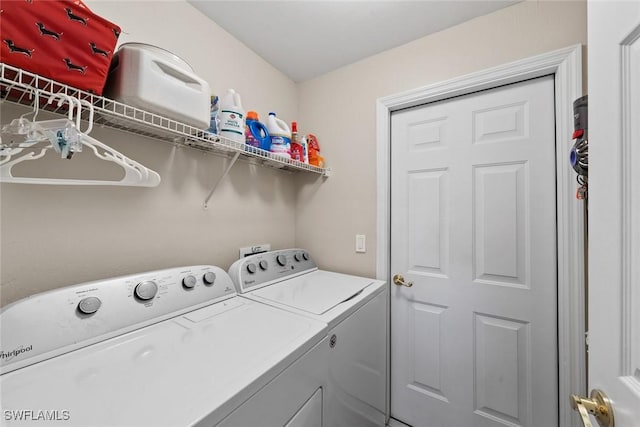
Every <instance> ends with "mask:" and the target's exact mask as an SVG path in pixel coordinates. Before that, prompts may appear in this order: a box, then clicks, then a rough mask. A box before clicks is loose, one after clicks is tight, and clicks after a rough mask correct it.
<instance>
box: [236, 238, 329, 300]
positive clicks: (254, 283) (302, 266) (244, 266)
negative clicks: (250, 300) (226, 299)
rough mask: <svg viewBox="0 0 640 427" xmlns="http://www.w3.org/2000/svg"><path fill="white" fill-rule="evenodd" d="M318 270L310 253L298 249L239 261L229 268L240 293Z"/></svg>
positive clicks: (269, 253)
mask: <svg viewBox="0 0 640 427" xmlns="http://www.w3.org/2000/svg"><path fill="white" fill-rule="evenodd" d="M317 269H318V267H317V266H316V263H315V262H314V261H313V258H311V255H309V252H307V251H305V250H304V249H299V248H296V249H282V250H278V251H270V252H264V253H261V254H256V255H251V256H248V257H246V258H242V259H239V260H238V261H236V262H234V263H233V265H232V266H231V268H229V275H230V276H231V279H232V280H233V283H234V284H235V285H236V290H237V291H238V293H244V292H248V291H251V290H254V289H258V288H261V287H263V286H267V285H270V284H272V283H276V282H279V281H281V280H284V279H288V278H291V277H294V276H299V275H300V274H304V273H308V272H310V271H315V270H317Z"/></svg>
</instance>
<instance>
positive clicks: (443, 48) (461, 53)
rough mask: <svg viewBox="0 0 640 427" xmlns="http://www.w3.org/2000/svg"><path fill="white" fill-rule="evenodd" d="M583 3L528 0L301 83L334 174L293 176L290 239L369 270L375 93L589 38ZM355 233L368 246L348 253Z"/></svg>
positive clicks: (343, 266) (307, 119)
mask: <svg viewBox="0 0 640 427" xmlns="http://www.w3.org/2000/svg"><path fill="white" fill-rule="evenodd" d="M586 9H587V7H586V2H585V1H567V2H562V1H541V2H538V1H527V2H524V3H520V4H517V5H514V6H511V7H508V8H506V9H503V10H500V11H498V12H495V13H492V14H490V15H486V16H483V17H480V18H477V19H474V20H472V21H469V22H466V23H464V24H461V25H459V26H456V27H453V28H450V29H448V30H445V31H442V32H440V33H437V34H433V35H430V36H427V37H424V38H421V39H418V40H415V41H413V42H410V43H408V44H406V45H404V46H401V47H398V48H396V49H392V50H389V51H386V52H384V53H381V54H379V55H376V56H373V57H370V58H367V59H364V60H362V61H360V62H357V63H355V64H352V65H349V66H346V67H344V68H341V69H339V70H337V71H334V72H331V73H328V74H325V75H324V76H321V77H318V78H316V79H314V80H310V81H307V82H304V83H301V84H299V92H298V99H299V108H300V110H299V113H300V114H299V122H300V124H301V127H302V128H303V129H313V130H315V132H316V133H317V135H318V137H319V140H320V144H321V148H322V153H323V155H324V157H325V158H326V159H327V163H328V165H329V166H330V167H331V169H332V170H333V176H332V177H331V178H329V179H328V180H327V181H326V182H325V183H324V184H322V185H318V183H317V182H314V181H312V180H310V179H309V180H308V181H307V180H305V179H304V178H303V179H300V180H298V190H299V194H298V197H297V200H296V212H297V216H296V218H297V224H296V243H297V245H298V246H301V247H305V248H307V249H309V251H310V252H311V253H312V254H314V256H315V258H316V259H317V260H318V261H319V264H320V266H321V267H322V268H329V269H335V270H338V271H345V272H350V273H353V274H362V275H367V276H374V275H375V272H376V269H375V267H376V265H375V262H376V249H377V248H376V209H377V206H376V178H377V176H376V116H375V114H376V110H375V105H376V99H377V98H380V97H383V96H387V95H391V94H394V93H398V92H401V91H405V90H409V89H413V88H417V87H421V86H425V85H428V84H430V83H435V82H439V81H443V80H447V79H451V78H453V77H456V76H461V75H465V74H469V73H472V72H475V71H479V70H482V69H486V68H490V67H493V66H497V65H500V64H504V63H508V62H512V61H514V60H518V59H521V58H525V57H529V56H533V55H536V54H541V53H545V52H548V51H551V50H555V49H559V48H562V47H566V46H570V45H575V44H578V43H581V44H585V45H586V42H587V26H586V12H587V10H586ZM585 62H586V60H585ZM585 80H586V79H585ZM356 234H366V236H367V253H366V254H356V253H355V250H354V249H355V248H354V242H355V235H356Z"/></svg>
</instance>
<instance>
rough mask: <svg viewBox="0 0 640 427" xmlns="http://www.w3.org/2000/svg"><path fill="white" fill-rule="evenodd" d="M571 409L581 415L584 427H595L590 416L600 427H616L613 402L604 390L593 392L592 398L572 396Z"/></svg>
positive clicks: (594, 390)
mask: <svg viewBox="0 0 640 427" xmlns="http://www.w3.org/2000/svg"><path fill="white" fill-rule="evenodd" d="M571 408H573V410H574V411H578V413H580V417H582V423H583V424H584V427H593V424H591V421H590V420H589V414H591V415H593V416H594V417H595V418H596V420H598V424H600V427H614V420H613V407H612V406H611V401H610V400H609V398H608V397H607V395H606V394H604V392H603V391H602V390H598V389H593V390H591V398H590V399H586V398H583V397H579V396H576V395H575V394H572V395H571Z"/></svg>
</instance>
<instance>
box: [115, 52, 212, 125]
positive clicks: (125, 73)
mask: <svg viewBox="0 0 640 427" xmlns="http://www.w3.org/2000/svg"><path fill="white" fill-rule="evenodd" d="M104 94H105V96H106V97H107V98H112V99H115V100H116V101H120V102H122V103H124V104H127V105H131V106H133V107H137V108H140V109H142V110H146V111H150V112H152V113H156V114H159V115H162V116H165V117H168V118H170V119H174V120H176V121H179V122H183V123H186V124H188V125H191V126H194V127H197V128H199V129H207V128H208V127H209V121H210V102H211V98H210V97H211V89H210V88H209V84H208V83H207V82H206V81H204V80H203V79H201V78H200V77H198V76H197V75H196V74H195V73H194V72H193V69H192V68H191V66H190V65H189V64H187V63H186V62H185V61H184V60H182V59H181V58H179V57H177V56H176V55H174V54H173V53H171V52H169V51H166V50H164V49H162V48H159V47H156V46H152V45H148V44H144V43H125V44H123V45H122V46H120V48H119V49H118V51H117V52H116V53H115V54H114V56H113V60H112V62H111V69H110V70H109V76H108V78H107V83H106V86H105V89H104Z"/></svg>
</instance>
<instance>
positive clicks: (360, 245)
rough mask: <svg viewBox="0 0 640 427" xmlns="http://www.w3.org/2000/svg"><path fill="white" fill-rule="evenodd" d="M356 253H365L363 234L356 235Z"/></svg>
mask: <svg viewBox="0 0 640 427" xmlns="http://www.w3.org/2000/svg"><path fill="white" fill-rule="evenodd" d="M356 252H358V253H365V252H367V236H365V235H364V234H356Z"/></svg>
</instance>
